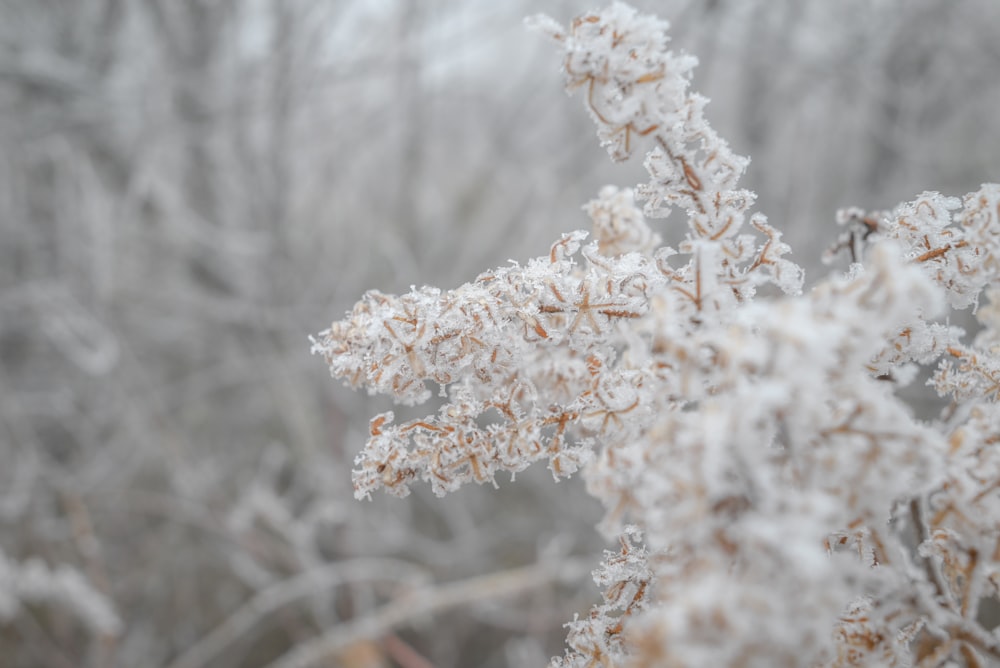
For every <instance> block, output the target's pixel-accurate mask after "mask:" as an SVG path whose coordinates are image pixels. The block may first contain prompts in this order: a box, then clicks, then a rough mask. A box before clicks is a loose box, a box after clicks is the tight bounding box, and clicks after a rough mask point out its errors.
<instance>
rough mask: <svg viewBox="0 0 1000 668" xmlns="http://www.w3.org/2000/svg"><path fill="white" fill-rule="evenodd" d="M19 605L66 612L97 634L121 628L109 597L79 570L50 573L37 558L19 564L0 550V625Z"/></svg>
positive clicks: (15, 611) (17, 610) (113, 632)
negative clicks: (50, 607) (44, 606)
mask: <svg viewBox="0 0 1000 668" xmlns="http://www.w3.org/2000/svg"><path fill="white" fill-rule="evenodd" d="M22 604H30V605H49V606H52V607H53V609H55V610H59V611H63V612H68V613H70V614H71V615H72V616H74V617H75V618H76V619H77V620H79V622H80V623H81V624H83V626H84V627H85V628H86V629H88V630H89V631H90V632H92V633H94V634H96V635H106V636H114V635H117V634H118V632H119V631H120V630H121V627H122V622H121V620H120V619H119V618H118V615H117V614H116V613H115V610H114V608H113V607H112V606H111V603H110V602H109V600H108V598H107V597H106V596H104V595H103V594H102V593H100V592H99V591H97V590H96V589H95V588H94V587H93V586H92V585H91V584H90V583H89V582H87V580H86V579H85V578H84V577H83V575H81V574H80V573H79V572H78V571H76V570H74V569H72V568H69V567H66V566H60V567H58V568H56V569H54V570H53V569H50V568H49V567H48V566H46V565H45V564H44V563H42V561H41V560H39V559H37V558H33V559H29V560H28V561H26V562H23V563H19V562H17V561H14V560H12V559H10V558H8V557H7V556H6V555H5V554H4V553H3V551H0V623H3V622H5V621H8V620H10V619H12V618H13V617H14V616H16V615H17V614H18V613H19V612H20V610H21V606H22Z"/></svg>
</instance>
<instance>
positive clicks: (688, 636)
mask: <svg viewBox="0 0 1000 668" xmlns="http://www.w3.org/2000/svg"><path fill="white" fill-rule="evenodd" d="M532 24H533V25H534V26H535V27H537V28H539V29H540V30H542V31H543V32H545V33H547V34H548V35H549V36H550V37H551V38H552V39H553V40H554V41H555V42H556V43H557V44H558V45H559V46H560V48H561V49H562V50H563V55H564V62H563V70H564V73H565V75H566V85H567V88H568V89H569V90H570V91H575V92H578V93H579V94H581V96H582V97H583V100H584V104H585V106H586V108H587V109H588V111H589V112H590V114H591V116H592V118H593V120H594V122H595V123H596V125H597V128H598V137H599V138H600V140H601V142H602V144H603V145H604V146H606V147H607V149H608V152H609V155H610V156H611V158H612V159H613V160H616V161H618V160H625V159H628V158H629V157H630V156H631V155H632V154H633V153H634V152H635V151H636V150H638V149H639V147H640V146H644V147H647V148H648V150H647V153H646V160H645V166H646V170H647V172H648V174H649V181H648V183H645V184H643V185H640V186H639V187H638V188H636V190H635V191H633V190H630V189H617V188H615V187H610V186H609V187H606V188H604V189H603V190H602V191H601V192H600V193H599V196H598V198H597V199H595V200H594V201H592V202H590V203H589V204H588V205H587V206H586V207H585V208H586V211H587V213H588V214H589V216H590V218H591V220H592V232H591V233H590V234H588V233H587V232H583V231H577V232H571V233H568V234H564V235H563V236H562V237H561V238H560V239H559V240H557V241H556V242H555V243H554V244H553V245H552V246H551V248H550V249H549V252H548V253H547V254H545V255H542V256H540V257H537V258H535V259H532V260H529V261H528V262H526V263H524V264H512V265H511V266H507V267H502V268H498V269H494V270H492V271H488V272H485V273H483V274H481V275H480V276H479V277H478V278H477V279H476V280H475V281H473V282H471V283H468V284H465V285H463V286H460V287H458V288H456V289H454V290H450V291H442V290H439V289H437V288H430V287H423V288H419V289H413V290H411V292H409V293H407V294H404V295H399V296H395V295H386V294H382V293H379V292H374V291H373V292H369V293H368V294H366V295H365V296H364V297H363V299H362V300H361V301H360V302H358V304H357V305H356V306H355V307H354V309H353V310H352V311H351V312H350V313H349V314H348V315H347V317H346V318H345V319H343V320H341V321H338V322H335V323H333V325H331V327H330V328H329V329H327V330H326V331H324V332H322V333H321V334H320V335H319V336H318V338H316V339H315V340H314V342H313V351H314V352H316V353H319V354H322V355H323V356H324V358H325V359H326V361H327V362H328V364H329V365H330V369H331V372H332V373H333V375H334V376H336V377H338V378H342V379H344V380H345V381H346V382H348V383H349V384H351V385H352V386H355V387H365V388H366V389H367V390H368V391H369V392H371V393H380V394H386V395H389V396H391V397H393V398H394V399H395V400H397V401H398V402H400V403H403V404H407V405H416V404H421V403H424V402H426V401H428V400H429V399H430V398H431V396H432V395H433V394H434V392H435V391H437V393H438V394H439V395H440V396H441V397H442V398H443V399H444V403H443V405H442V406H441V407H440V409H438V410H437V411H435V412H433V413H431V414H429V415H427V416H425V417H422V418H418V419H413V420H408V421H405V422H396V420H395V417H394V415H393V413H391V412H388V413H383V414H381V415H378V416H376V417H375V418H373V419H372V420H371V423H370V426H369V440H368V443H367V444H366V446H365V448H364V450H363V451H362V453H361V454H360V455H359V456H358V458H357V460H356V464H357V468H356V470H355V471H354V489H355V495H356V496H357V497H358V498H364V497H369V496H370V495H371V494H372V493H373V492H375V491H377V490H378V489H380V488H385V489H386V491H388V492H389V493H391V494H395V495H398V496H405V495H406V494H407V493H408V492H409V488H410V486H411V485H412V484H415V483H418V482H424V483H429V484H430V485H431V487H432V488H433V490H434V492H435V493H436V494H438V495H445V494H446V493H448V492H450V491H453V490H455V489H457V488H458V487H460V486H461V485H463V484H465V483H468V482H473V481H474V482H476V483H480V484H482V483H491V484H497V483H496V476H497V474H498V473H499V472H502V471H508V472H510V473H511V474H512V475H513V474H516V473H517V472H519V471H522V470H524V469H525V468H526V467H528V466H529V465H531V464H532V463H534V462H536V461H538V460H545V461H547V463H548V467H549V469H550V470H551V472H552V474H553V476H554V477H555V478H557V479H558V478H561V477H565V476H569V475H572V474H574V473H576V472H578V471H580V472H582V475H583V476H584V477H585V479H586V481H587V486H588V490H589V491H590V493H591V494H593V495H594V496H595V497H596V498H598V499H599V500H600V501H601V502H602V503H603V505H604V507H605V509H606V514H605V518H604V520H603V522H602V524H601V529H602V531H603V532H605V533H606V534H607V535H608V536H618V537H619V542H620V546H621V549H620V550H619V551H617V552H609V553H607V556H606V558H605V560H604V562H603V563H602V564H601V565H600V566H599V567H598V568H597V570H595V572H594V579H595V581H596V582H597V584H598V585H599V586H601V587H602V588H603V590H604V593H603V602H602V603H600V604H597V605H595V606H594V608H593V609H592V612H591V614H590V616H589V617H587V618H585V619H577V620H575V621H573V622H571V623H570V624H569V638H568V645H569V647H568V649H567V651H566V653H565V655H564V656H561V657H556V658H554V659H553V660H552V663H551V665H552V666H553V667H569V666H573V667H580V668H582V667H583V666H708V665H718V666H748V665H752V666H830V667H834V666H836V667H843V666H885V665H888V666H910V665H921V666H923V665H926V666H937V665H941V666H944V665H967V666H982V665H986V664H987V663H988V662H990V661H1000V638H998V637H997V635H996V634H994V633H993V632H992V630H991V627H990V626H989V625H987V624H984V622H983V620H982V618H981V615H980V609H981V606H982V605H983V602H984V601H986V600H988V599H994V600H995V599H997V598H1000V539H998V534H997V530H996V525H997V522H998V521H1000V454H998V452H1000V409H998V403H997V400H998V398H1000V310H998V309H1000V186H997V185H994V184H987V185H984V186H983V187H982V188H981V189H980V190H979V191H978V192H975V193H971V194H969V195H967V196H966V197H965V198H964V200H959V199H956V198H948V197H943V196H941V195H938V194H936V193H924V194H922V195H920V196H919V197H918V198H917V199H916V200H914V201H913V202H910V203H907V204H902V205H900V206H898V207H897V208H896V209H895V210H893V211H892V212H891V213H872V214H869V213H866V212H863V211H860V210H856V209H851V210H845V211H844V212H842V213H841V215H840V217H839V219H840V221H841V222H842V223H843V224H844V225H845V232H844V235H843V237H842V239H841V242H840V243H839V244H838V245H837V248H841V249H847V250H848V251H849V252H850V255H851V258H852V260H853V261H854V262H853V263H852V265H851V269H850V270H849V272H848V273H847V274H845V275H832V276H830V277H828V278H825V279H823V280H821V281H819V282H817V283H815V284H814V285H813V286H812V287H811V288H810V289H809V290H808V291H805V292H803V291H802V285H803V280H804V273H803V271H802V269H801V268H800V267H799V266H798V265H797V264H795V263H794V262H792V261H790V260H789V259H787V258H786V255H787V254H788V253H789V251H790V249H789V247H788V246H787V245H786V244H785V243H784V242H782V240H781V233H780V232H779V231H778V230H777V229H776V228H775V227H773V226H772V225H771V224H770V223H769V222H768V221H767V219H766V218H765V217H764V216H763V215H762V214H760V213H751V212H750V210H751V207H752V206H753V204H754V199H755V195H754V193H752V192H750V191H747V190H743V189H739V188H738V181H739V179H740V177H741V175H742V174H743V172H744V171H745V169H746V167H747V164H748V160H747V159H746V158H744V157H741V156H738V155H736V154H734V153H733V152H732V151H731V149H730V148H729V146H728V145H727V144H726V142H725V141H724V140H722V139H721V138H720V137H719V136H718V135H717V134H716V133H715V131H714V130H712V128H711V127H710V126H709V125H708V123H707V121H706V120H705V118H704V115H703V112H704V109H705V105H706V103H707V100H706V99H705V98H704V97H702V96H700V95H698V94H696V93H692V92H691V91H690V90H689V82H690V79H691V73H692V69H693V68H694V66H695V64H696V59H695V58H694V57H692V56H689V55H682V54H677V53H674V52H672V51H671V50H669V48H668V37H667V28H668V26H667V24H666V22H664V21H660V20H657V19H655V18H653V17H649V16H643V15H640V14H638V13H637V12H636V11H635V10H634V9H632V8H630V7H628V6H627V5H624V4H622V3H615V4H614V5H612V6H611V7H609V8H607V9H605V10H602V11H599V12H593V13H589V14H586V15H584V16H581V17H579V18H577V19H575V20H574V21H573V22H572V23H571V24H570V25H569V27H568V28H564V27H562V26H561V25H559V24H558V23H556V22H555V21H553V20H551V19H548V18H545V17H540V18H536V19H533V20H532ZM637 200H638V201H639V202H641V203H642V207H641V208H640V207H639V205H637V203H636V201H637ZM674 211H679V212H680V214H681V215H683V216H684V218H685V223H686V231H685V237H684V240H683V241H682V242H680V243H679V244H678V245H677V246H676V247H670V246H666V245H662V243H661V239H660V236H659V235H658V234H657V233H656V232H655V231H654V229H653V228H652V227H651V226H650V223H649V222H648V221H647V218H649V219H654V218H666V217H667V216H668V215H669V214H670V213H672V212H674ZM591 235H592V236H591ZM588 237H590V238H591V240H590V241H588ZM973 305H976V306H977V307H978V310H977V311H976V316H977V318H978V323H979V331H978V332H977V333H976V334H975V336H974V337H973V339H972V340H971V342H963V340H964V337H965V333H964V332H963V331H962V330H961V329H959V328H958V327H955V326H952V325H950V324H949V320H948V315H949V313H951V312H953V311H954V310H956V309H964V308H968V307H970V306H973ZM935 365H936V367H935ZM921 368H925V369H928V370H929V369H932V368H936V371H935V372H934V373H933V375H932V378H931V381H930V382H931V384H932V385H933V387H934V388H935V389H936V390H937V392H938V393H939V394H940V395H941V396H942V397H945V398H946V399H947V400H948V401H950V402H951V403H950V405H949V406H948V407H947V408H946V410H945V413H944V414H943V415H942V416H941V417H940V419H937V420H933V421H925V420H923V419H921V418H920V417H918V416H916V415H915V414H914V411H913V409H912V408H911V406H909V405H908V404H907V402H906V401H905V400H904V399H903V398H901V396H900V393H899V390H900V389H901V388H903V387H904V386H906V385H907V384H909V383H911V382H913V381H914V379H916V378H918V377H920V370H921Z"/></svg>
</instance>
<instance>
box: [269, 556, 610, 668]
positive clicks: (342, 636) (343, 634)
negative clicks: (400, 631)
mask: <svg viewBox="0 0 1000 668" xmlns="http://www.w3.org/2000/svg"><path fill="white" fill-rule="evenodd" d="M591 565H592V564H591V562H590V561H589V560H585V559H570V560H565V561H560V562H559V563H546V564H533V565H531V566H525V567H522V568H515V569H512V570H508V571H502V572H500V573H490V574H489V575H482V576H477V577H473V578H469V579H467V580H460V581H458V582H450V583H448V584H444V585H437V586H427V587H422V588H420V589H418V590H415V591H411V592H408V593H407V594H406V595H404V596H402V597H400V598H397V599H395V600H393V601H391V602H389V603H387V604H385V605H384V606H382V607H381V608H379V609H378V610H376V611H375V612H373V613H372V614H371V615H369V616H367V617H363V618H361V619H358V620H355V621H354V622H352V623H350V624H347V625H345V626H342V627H339V628H335V629H331V630H330V631H329V632H328V633H325V634H323V635H321V636H319V637H318V638H316V639H314V640H310V641H309V642H307V643H304V644H302V645H299V646H298V647H296V648H295V649H293V650H291V651H290V652H288V653H286V654H285V655H284V656H282V657H280V658H279V659H278V660H277V661H275V662H274V663H272V664H270V665H269V666H268V667H267V668H308V667H309V666H315V665H318V664H320V662H322V661H323V660H324V659H325V658H326V657H328V656H330V655H332V654H336V653H337V652H340V651H342V650H343V649H344V648H346V647H347V646H348V645H350V644H352V643H356V642H357V641H358V640H360V639H364V638H379V637H381V636H383V635H385V634H386V633H388V632H389V631H391V630H393V629H396V628H398V627H401V626H405V625H406V624H407V623H409V622H411V621H413V620H414V619H417V618H420V617H423V616H426V615H429V614H432V613H435V612H442V611H444V610H448V609H451V608H456V607H459V606H462V605H468V604H470V603H475V602H477V601H483V600H487V599H495V598H501V597H506V596H513V595H514V594H518V593H520V592H523V591H525V590H531V589H535V588H537V587H540V586H543V585H545V584H548V583H550V582H553V581H563V582H566V581H573V580H578V579H580V578H581V577H583V576H584V575H585V574H586V573H588V572H589V571H590V568H591Z"/></svg>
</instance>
